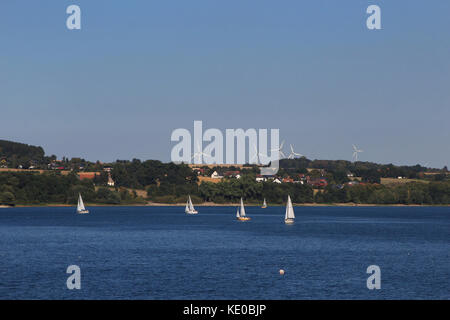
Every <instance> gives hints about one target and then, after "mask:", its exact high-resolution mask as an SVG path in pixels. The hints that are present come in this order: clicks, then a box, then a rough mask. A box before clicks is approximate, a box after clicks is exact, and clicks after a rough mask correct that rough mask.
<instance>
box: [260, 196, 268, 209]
mask: <svg viewBox="0 0 450 320" xmlns="http://www.w3.org/2000/svg"><path fill="white" fill-rule="evenodd" d="M261 208H263V209H265V208H267V202H266V198H264V203H263V205H262V207H261Z"/></svg>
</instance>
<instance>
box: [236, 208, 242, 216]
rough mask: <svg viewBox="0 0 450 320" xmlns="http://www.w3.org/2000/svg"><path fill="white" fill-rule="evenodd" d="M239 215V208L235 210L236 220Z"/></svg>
mask: <svg viewBox="0 0 450 320" xmlns="http://www.w3.org/2000/svg"><path fill="white" fill-rule="evenodd" d="M240 217H241V216H240V214H239V207H238V208H237V212H236V218H240Z"/></svg>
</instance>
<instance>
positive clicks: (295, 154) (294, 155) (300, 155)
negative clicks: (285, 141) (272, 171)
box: [288, 144, 303, 159]
mask: <svg viewBox="0 0 450 320" xmlns="http://www.w3.org/2000/svg"><path fill="white" fill-rule="evenodd" d="M289 146H290V147H291V153H290V154H289V156H288V159H295V157H296V156H297V157H303V155H302V154H300V153H296V152H295V151H294V147H293V146H292V144H290V145H289Z"/></svg>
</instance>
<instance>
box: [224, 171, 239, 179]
mask: <svg viewBox="0 0 450 320" xmlns="http://www.w3.org/2000/svg"><path fill="white" fill-rule="evenodd" d="M224 177H226V178H236V179H240V178H241V172H240V171H226V172H225V173H224Z"/></svg>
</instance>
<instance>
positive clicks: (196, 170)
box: [192, 168, 205, 176]
mask: <svg viewBox="0 0 450 320" xmlns="http://www.w3.org/2000/svg"><path fill="white" fill-rule="evenodd" d="M192 171H194V172H195V173H196V174H197V175H198V176H203V175H205V169H203V168H193V169H192Z"/></svg>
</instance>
